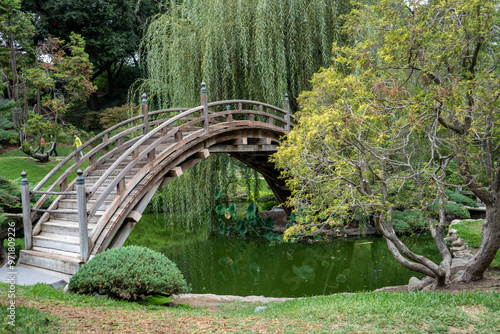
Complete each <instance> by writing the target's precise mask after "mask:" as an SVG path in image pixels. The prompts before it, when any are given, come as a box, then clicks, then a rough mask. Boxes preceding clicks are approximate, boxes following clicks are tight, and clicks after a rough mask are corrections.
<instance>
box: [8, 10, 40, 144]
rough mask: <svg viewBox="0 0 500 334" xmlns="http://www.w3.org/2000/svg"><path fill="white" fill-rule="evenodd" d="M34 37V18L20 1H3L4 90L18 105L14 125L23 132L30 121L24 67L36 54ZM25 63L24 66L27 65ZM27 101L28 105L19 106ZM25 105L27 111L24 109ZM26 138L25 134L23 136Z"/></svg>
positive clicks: (13, 110) (14, 113) (13, 114)
mask: <svg viewBox="0 0 500 334" xmlns="http://www.w3.org/2000/svg"><path fill="white" fill-rule="evenodd" d="M33 34H34V26H33V24H32V17H31V16H30V15H29V14H27V13H24V12H22V11H21V1H20V0H1V1H0V46H1V50H2V51H5V52H3V53H2V54H3V55H8V58H7V59H8V60H7V59H5V60H4V61H2V62H1V64H2V80H1V82H2V84H1V88H2V90H4V91H5V92H6V97H7V98H8V99H10V100H12V101H15V102H18V103H17V106H16V107H14V108H12V109H11V111H12V122H13V123H14V126H15V128H16V129H18V130H19V131H20V129H21V127H22V125H23V124H25V123H26V121H27V120H28V108H27V103H26V94H25V90H26V81H25V78H24V77H23V76H22V75H21V73H20V67H21V66H25V63H26V61H27V58H28V57H29V55H30V54H31V55H33V53H32V51H33V49H34V46H33V44H32V40H31V37H32V36H33ZM23 64H24V65H23ZM21 101H24V103H23V104H22V103H19V102H21ZM21 105H24V108H23V107H21ZM20 135H21V137H22V134H20Z"/></svg>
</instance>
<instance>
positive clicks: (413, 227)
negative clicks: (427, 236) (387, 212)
mask: <svg viewBox="0 0 500 334" xmlns="http://www.w3.org/2000/svg"><path fill="white" fill-rule="evenodd" d="M393 215H394V216H393V219H392V226H393V228H394V231H395V232H396V233H398V234H405V233H409V232H413V231H418V230H423V229H425V228H426V224H427V223H426V219H425V217H424V215H423V214H422V212H420V211H417V210H406V211H403V212H401V211H399V210H394V212H393Z"/></svg>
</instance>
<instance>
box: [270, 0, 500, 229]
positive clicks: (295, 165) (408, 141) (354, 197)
mask: <svg viewBox="0 0 500 334" xmlns="http://www.w3.org/2000/svg"><path fill="white" fill-rule="evenodd" d="M355 8H356V9H355V10H354V11H353V12H352V14H351V15H350V16H349V17H348V19H347V23H346V24H345V25H344V27H346V29H347V32H348V33H349V34H350V35H352V36H356V39H357V41H358V43H357V44H356V45H355V46H343V47H342V46H334V57H333V61H334V65H333V66H331V67H329V68H326V69H323V70H322V71H320V72H319V73H317V74H315V75H314V77H313V79H312V86H313V88H312V89H311V90H310V91H307V92H304V93H302V94H301V96H300V98H299V103H300V106H301V110H300V112H299V113H298V114H297V117H298V119H299V122H298V124H297V126H295V127H294V129H293V130H292V131H291V133H290V134H289V135H288V136H287V138H286V141H284V142H283V143H282V145H281V147H280V150H279V151H278V153H277V154H276V155H275V157H274V161H275V162H276V164H277V166H278V167H280V168H282V169H283V170H284V175H285V176H286V177H287V184H288V186H289V187H290V189H291V190H292V195H293V196H292V198H291V199H290V206H292V207H295V208H296V209H300V208H308V211H307V212H308V214H309V217H306V218H307V219H306V220H305V223H307V224H309V223H311V222H318V221H324V222H328V223H329V224H330V225H332V224H333V225H341V224H345V223H346V222H348V221H349V220H350V219H349V218H352V217H353V211H356V212H358V213H359V214H362V215H367V216H370V215H371V216H373V215H377V216H378V217H385V218H386V220H387V218H388V217H389V213H390V211H391V209H395V208H397V209H399V210H401V211H404V210H421V211H422V212H424V213H425V212H428V213H429V214H435V215H437V213H438V211H437V209H436V208H435V207H433V203H439V201H438V199H440V198H441V199H444V200H443V201H441V203H446V200H445V199H446V192H445V187H447V186H450V185H452V184H453V182H457V183H458V182H459V183H460V184H456V185H457V186H458V185H461V186H464V187H467V182H469V181H471V180H469V181H467V180H465V181H464V180H462V178H466V177H468V178H471V179H473V180H472V181H473V182H475V186H477V187H479V188H481V187H483V188H484V189H487V188H488V186H489V184H490V183H491V182H496V180H495V175H496V174H495V173H492V172H488V171H490V170H492V169H495V168H496V167H495V163H494V162H493V165H491V163H490V162H491V161H494V160H495V159H496V158H495V156H494V154H495V153H494V151H493V149H491V150H489V148H490V147H491V148H495V147H497V145H498V144H499V143H498V142H496V140H497V137H495V136H492V133H491V129H494V128H498V126H496V127H495V122H496V118H495V117H496V116H493V115H496V111H495V112H493V110H498V108H499V107H500V102H499V99H498V98H497V96H498V94H500V91H499V87H500V70H499V67H498V66H496V61H497V59H498V56H499V54H500V50H499V49H500V44H499V43H498V41H499V37H500V36H499V35H500V31H499V30H498V29H496V25H497V24H498V8H497V5H496V4H495V2H484V1H478V0H473V1H467V2H464V1H459V0H451V1H442V0H437V1H425V2H422V1H416V0H415V1H395V0H380V1H375V2H368V3H366V2H360V3H358V4H357V6H356V7H355ZM492 140H493V141H495V144H493V143H492V142H491V141H492ZM490 145H491V146H490ZM488 163H490V165H488ZM449 166H452V167H453V168H449ZM458 166H459V167H458ZM488 177H489V179H488ZM446 205H447V206H448V210H452V211H453V212H454V213H457V214H460V215H462V214H464V215H466V213H465V212H464V211H463V210H458V207H450V204H446ZM443 206H444V204H443ZM429 209H430V210H429ZM445 209H446V208H445Z"/></svg>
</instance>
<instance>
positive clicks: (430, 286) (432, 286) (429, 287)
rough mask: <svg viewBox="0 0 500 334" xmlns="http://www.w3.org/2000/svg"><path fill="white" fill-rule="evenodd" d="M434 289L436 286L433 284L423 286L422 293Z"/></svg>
mask: <svg viewBox="0 0 500 334" xmlns="http://www.w3.org/2000/svg"><path fill="white" fill-rule="evenodd" d="M435 288H436V285H435V284H434V283H432V284H430V285H427V286H425V287H424V288H423V289H422V291H424V292H429V291H432V290H434V289H435Z"/></svg>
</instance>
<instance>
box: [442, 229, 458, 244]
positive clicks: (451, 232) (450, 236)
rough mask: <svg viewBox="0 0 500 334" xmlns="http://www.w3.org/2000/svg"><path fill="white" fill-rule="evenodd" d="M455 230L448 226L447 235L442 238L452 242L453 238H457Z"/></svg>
mask: <svg viewBox="0 0 500 334" xmlns="http://www.w3.org/2000/svg"><path fill="white" fill-rule="evenodd" d="M457 237H458V236H457V230H455V229H453V228H450V229H449V230H448V235H447V236H446V238H444V240H446V241H448V242H449V243H452V242H453V241H455V239H457Z"/></svg>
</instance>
